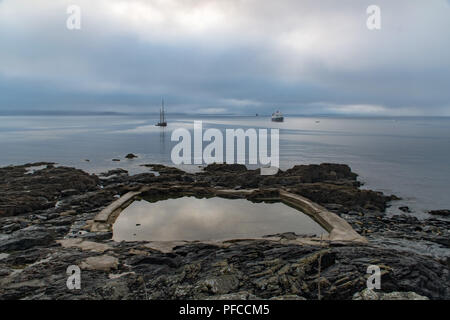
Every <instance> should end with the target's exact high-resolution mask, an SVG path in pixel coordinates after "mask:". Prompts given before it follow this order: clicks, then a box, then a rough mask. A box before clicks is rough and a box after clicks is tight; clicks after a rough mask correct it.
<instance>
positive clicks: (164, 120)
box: [161, 98, 166, 123]
mask: <svg viewBox="0 0 450 320" xmlns="http://www.w3.org/2000/svg"><path fill="white" fill-rule="evenodd" d="M161 122H162V123H164V122H166V119H165V115H164V98H163V99H162V121H161Z"/></svg>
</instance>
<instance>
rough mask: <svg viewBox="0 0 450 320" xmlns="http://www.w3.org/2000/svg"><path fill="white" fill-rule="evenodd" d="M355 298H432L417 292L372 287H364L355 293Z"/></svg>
mask: <svg viewBox="0 0 450 320" xmlns="http://www.w3.org/2000/svg"><path fill="white" fill-rule="evenodd" d="M353 300H430V299H428V298H427V297H424V296H421V295H418V294H417V293H415V292H389V293H383V292H376V291H374V290H371V289H364V290H363V291H361V292H358V293H355V295H354V296H353Z"/></svg>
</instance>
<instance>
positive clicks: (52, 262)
mask: <svg viewBox="0 0 450 320" xmlns="http://www.w3.org/2000/svg"><path fill="white" fill-rule="evenodd" d="M37 166H40V169H39V170H35V171H32V172H30V170H29V169H27V168H29V167H37ZM146 166H148V167H149V169H150V170H152V171H157V172H158V173H159V175H156V174H154V173H143V174H139V175H134V176H129V175H128V172H127V171H125V170H122V169H117V170H112V171H110V172H107V173H105V174H102V175H99V176H96V175H89V174H87V173H85V172H83V171H81V170H77V169H73V168H67V167H57V166H55V165H54V164H52V163H38V164H27V165H23V166H10V167H5V168H0V178H1V179H0V191H1V192H2V195H3V197H2V199H1V200H0V299H182V298H183V299H318V297H319V296H318V288H319V285H320V292H321V298H322V299H353V298H354V296H355V294H358V293H360V294H359V296H358V297H359V298H361V299H362V298H364V297H363V296H364V294H363V295H362V296H361V292H362V291H363V290H364V289H365V288H366V280H367V278H368V276H369V274H367V273H366V271H367V267H368V266H369V265H378V266H380V268H381V271H382V278H381V283H382V292H383V294H389V293H408V292H414V293H416V294H418V295H420V296H424V297H427V298H430V299H449V298H450V281H449V280H450V278H449V277H450V275H449V259H448V258H449V255H450V253H449V252H450V250H449V245H450V243H449V240H448V239H449V238H450V237H449V236H450V234H449V229H450V228H449V227H450V222H449V221H448V220H445V219H440V218H439V216H434V217H432V218H430V219H426V220H418V219H417V218H415V217H412V216H410V215H408V214H407V213H406V212H405V214H403V215H398V216H392V217H389V216H387V215H386V214H385V213H384V211H385V209H386V207H387V206H388V205H389V202H390V201H392V200H395V199H397V198H396V197H395V196H389V195H384V194H381V193H379V192H374V191H370V190H362V189H360V188H359V187H360V183H359V182H358V181H357V175H356V174H355V173H353V172H351V170H350V168H349V167H348V166H346V165H339V164H323V165H312V166H295V167H294V168H292V169H290V170H287V171H280V172H279V173H278V174H277V175H275V176H261V175H260V174H259V170H246V168H245V167H243V166H239V165H234V166H227V165H211V166H208V167H206V168H205V170H204V171H202V172H200V173H197V174H190V173H186V172H184V171H181V170H179V169H177V168H170V167H165V166H162V165H154V164H149V165H146ZM143 186H145V187H148V188H149V191H148V192H147V196H151V197H153V199H154V201H157V200H159V199H164V198H168V197H179V196H183V195H195V196H198V197H203V196H205V195H207V194H208V193H207V192H205V188H206V189H207V188H214V189H216V188H220V187H225V188H230V189H256V190H255V191H254V192H253V193H252V194H251V195H249V199H250V200H253V201H274V200H276V198H277V196H278V195H277V188H284V189H286V190H288V191H290V192H293V193H297V194H300V195H302V196H305V197H307V198H309V199H311V200H313V201H315V202H317V203H319V204H321V205H323V206H325V207H326V208H328V209H329V210H330V211H333V212H335V213H336V214H338V215H339V216H341V217H342V218H344V219H345V220H347V221H348V222H349V223H350V224H351V225H352V227H353V228H354V229H355V230H356V231H357V232H359V233H360V234H362V235H364V236H366V237H367V238H368V240H369V242H370V243H369V245H349V244H347V245H337V244H330V243H323V244H322V245H321V246H320V245H306V244H303V245H301V244H298V243H294V242H295V240H296V239H300V238H302V237H304V235H296V234H293V233H286V234H283V235H276V236H278V237H279V239H280V240H279V241H271V240H269V239H268V240H246V241H229V242H227V243H224V244H222V245H215V244H206V243H196V242H191V243H187V242H182V243H179V244H177V245H176V246H175V247H173V249H172V250H157V249H155V248H156V247H155V246H153V247H152V246H149V245H148V243H145V242H121V243H117V242H114V241H112V240H111V236H112V235H111V233H110V232H91V231H90V230H91V228H90V227H91V225H92V222H93V219H94V217H95V216H96V215H97V214H98V213H99V212H100V211H101V210H102V209H103V208H105V207H106V206H107V205H108V204H110V203H111V202H112V201H114V200H116V199H117V198H118V197H120V196H122V195H124V194H125V193H127V192H128V191H133V190H138V189H140V188H142V187H143ZM293 241H294V242H293ZM319 261H320V263H319ZM70 265H77V266H80V267H81V274H82V276H81V290H69V289H68V288H67V286H66V281H67V277H68V276H67V273H66V270H67V268H68V267H69V266H70ZM319 265H320V277H319ZM393 296H395V297H401V298H402V299H410V298H411V299H413V298H412V297H413V295H411V294H409V295H408V294H405V295H401V294H400V295H396V294H394V295H393ZM388 297H389V296H388ZM414 297H416V296H414ZM378 298H379V299H382V297H381V296H379V297H378ZM385 298H386V297H385Z"/></svg>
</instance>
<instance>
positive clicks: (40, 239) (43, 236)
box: [0, 226, 54, 252]
mask: <svg viewBox="0 0 450 320" xmlns="http://www.w3.org/2000/svg"><path fill="white" fill-rule="evenodd" d="M53 238H54V235H53V234H52V233H50V231H48V230H47V229H46V228H43V227H39V226H32V227H28V228H25V229H21V230H18V231H15V232H13V233H12V234H10V235H9V236H8V237H7V238H6V239H1V240H0V251H5V252H9V251H18V250H26V249H29V248H32V247H35V246H45V245H48V244H49V243H51V242H52V241H53Z"/></svg>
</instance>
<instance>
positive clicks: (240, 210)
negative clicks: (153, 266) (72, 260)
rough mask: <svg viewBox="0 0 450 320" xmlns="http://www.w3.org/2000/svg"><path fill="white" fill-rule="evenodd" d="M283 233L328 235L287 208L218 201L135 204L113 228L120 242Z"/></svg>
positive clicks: (250, 236) (171, 201) (316, 225)
mask: <svg viewBox="0 0 450 320" xmlns="http://www.w3.org/2000/svg"><path fill="white" fill-rule="evenodd" d="M284 232H295V233H297V234H308V235H321V234H328V233H327V232H326V230H325V229H323V228H322V227H321V226H320V225H319V224H318V223H317V222H315V221H314V220H313V219H312V218H310V217H309V216H308V215H306V214H304V213H303V212H300V211H298V210H296V209H294V208H291V207H289V206H287V205H285V204H283V203H253V202H250V201H247V200H243V199H239V200H230V199H224V198H218V197H215V198H209V199H197V198H195V197H183V198H178V199H168V200H163V201H158V202H155V203H151V202H148V201H146V200H136V201H134V202H132V203H131V204H130V205H129V206H128V207H127V208H125V209H124V210H123V211H122V212H121V213H120V215H119V217H118V218H117V220H116V222H115V223H114V225H113V239H114V240H115V241H173V240H203V241H204V240H224V239H245V238H255V237H261V236H264V235H271V234H277V233H284Z"/></svg>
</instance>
